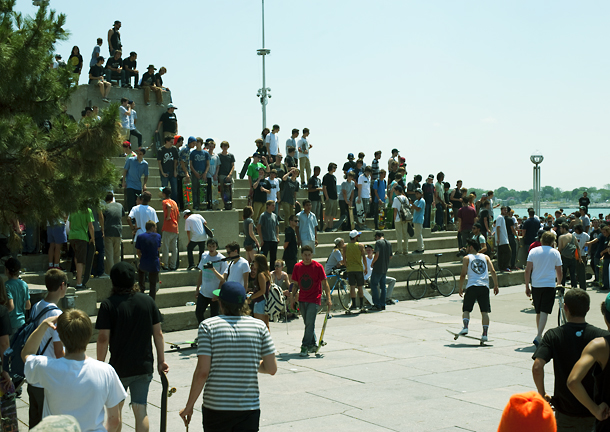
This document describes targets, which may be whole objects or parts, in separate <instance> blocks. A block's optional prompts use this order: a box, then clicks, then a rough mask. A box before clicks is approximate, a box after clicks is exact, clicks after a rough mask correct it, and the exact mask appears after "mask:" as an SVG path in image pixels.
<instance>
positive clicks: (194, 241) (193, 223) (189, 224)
mask: <svg viewBox="0 0 610 432" xmlns="http://www.w3.org/2000/svg"><path fill="white" fill-rule="evenodd" d="M184 219H186V220H185V221H184V230H185V231H186V236H187V238H188V244H187V245H186V252H187V257H188V261H189V266H188V268H187V270H195V269H196V268H197V267H196V266H195V261H194V259H193V251H194V250H195V248H199V261H201V255H203V252H205V241H206V240H207V239H208V235H207V233H206V232H205V226H206V225H207V221H206V220H205V219H204V218H203V216H201V215H200V214H197V213H193V212H192V211H190V210H189V209H186V210H184Z"/></svg>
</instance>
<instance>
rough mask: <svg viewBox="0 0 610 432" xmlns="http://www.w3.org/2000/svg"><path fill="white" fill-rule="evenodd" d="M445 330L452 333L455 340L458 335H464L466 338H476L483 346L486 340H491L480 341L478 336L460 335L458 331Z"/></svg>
mask: <svg viewBox="0 0 610 432" xmlns="http://www.w3.org/2000/svg"><path fill="white" fill-rule="evenodd" d="M447 332H449V333H451V334H452V335H453V340H457V338H459V337H465V338H468V339H474V340H478V341H479V345H480V346H485V343H486V342H491V340H487V341H482V340H481V338H478V337H476V336H470V335H461V334H459V333H455V332H452V331H451V330H447Z"/></svg>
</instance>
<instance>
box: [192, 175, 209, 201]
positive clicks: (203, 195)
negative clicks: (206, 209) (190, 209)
mask: <svg viewBox="0 0 610 432" xmlns="http://www.w3.org/2000/svg"><path fill="white" fill-rule="evenodd" d="M206 180H207V179H206ZM207 189H208V184H207V182H206V181H203V180H202V179H199V196H198V197H195V198H196V199H198V200H199V202H198V206H197V207H199V208H201V206H202V205H205V206H207V204H208V203H207ZM195 198H194V199H195Z"/></svg>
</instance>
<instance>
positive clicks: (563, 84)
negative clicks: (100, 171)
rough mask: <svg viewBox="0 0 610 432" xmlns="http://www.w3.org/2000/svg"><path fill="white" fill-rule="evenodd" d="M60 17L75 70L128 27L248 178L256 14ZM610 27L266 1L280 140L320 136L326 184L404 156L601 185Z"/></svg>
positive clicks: (189, 8)
mask: <svg viewBox="0 0 610 432" xmlns="http://www.w3.org/2000/svg"><path fill="white" fill-rule="evenodd" d="M51 7H52V8H54V9H56V10H57V11H59V12H63V13H66V14H67V28H68V29H69V31H70V32H71V37H70V39H69V41H67V42H65V43H62V44H61V45H58V47H57V51H58V52H60V53H61V54H62V55H63V56H64V58H67V56H68V55H69V52H70V48H71V47H72V45H78V46H79V47H80V48H81V52H82V54H83V57H84V58H85V59H87V60H88V59H89V58H90V54H91V50H92V48H93V46H94V45H95V40H96V38H97V37H103V38H104V40H105V39H106V34H107V31H108V29H109V28H110V27H111V26H112V23H113V22H114V20H115V19H119V20H121V21H122V23H123V27H122V29H121V35H122V41H123V46H124V49H123V50H124V51H127V52H129V51H131V50H135V51H137V52H138V66H139V69H140V70H141V71H142V72H143V69H144V66H146V65H147V64H148V63H154V64H155V66H157V67H160V66H166V67H167V69H168V73H167V75H166V76H165V77H164V80H165V84H166V85H167V86H168V87H170V88H171V90H172V96H173V100H174V102H175V103H176V104H177V105H178V107H179V109H178V111H177V114H178V116H179V117H178V118H179V123H180V133H181V135H187V136H188V135H196V136H197V135H198V136H202V137H204V138H207V137H212V138H214V139H215V140H216V142H217V143H218V142H220V141H222V140H227V141H229V142H230V143H231V150H232V151H233V153H234V154H235V155H236V158H237V160H238V161H240V162H239V163H238V165H239V168H241V161H243V159H244V158H245V155H246V154H247V153H252V150H253V149H254V143H253V142H254V139H256V138H257V137H258V136H259V134H260V131H261V129H262V127H261V124H262V120H261V108H260V103H259V101H258V98H257V97H256V91H257V90H258V88H260V87H261V79H262V78H261V77H262V74H261V59H260V57H258V56H257V55H256V50H257V49H258V48H261V20H260V18H261V3H260V1H256V0H250V1H244V0H226V1H214V2H212V1H209V0H207V1H182V0H181V1H175V2H167V1H163V2H161V1H157V0H152V1H148V2H142V1H132V2H127V1H122V2H106V3H104V2H102V3H96V4H95V6H94V3H92V2H88V1H81V2H75V1H67V0H52V1H51ZM17 8H18V9H19V10H22V11H24V12H33V11H34V10H35V9H34V7H33V6H32V5H31V2H30V1H25V0H21V1H18V3H17ZM609 19H610V2H608V1H603V0H597V1H594V0H592V1H588V2H573V1H564V0H553V1H550V0H547V1H542V0H539V1H535V2H533V1H531V0H511V1H505V2H499V1H482V0H476V1H475V0H471V1H456V0H443V1H434V0H430V1H409V0H378V1H376V2H372V1H367V2H365V1H361V0H349V1H347V0H343V1H339V0H336V1H332V0H326V1H322V0H309V1H302V0H299V1H297V0H290V1H285V0H284V1H280V0H267V1H266V2H265V23H266V28H265V30H266V35H265V37H266V45H267V48H269V49H271V55H270V56H268V57H267V85H268V87H271V89H272V92H271V94H272V95H273V97H272V99H271V100H270V103H269V105H268V110H267V118H268V126H271V125H272V124H273V123H278V124H279V125H280V126H281V128H282V130H281V132H280V140H281V142H282V143H283V142H284V141H285V139H286V138H288V134H289V132H290V129H292V128H293V127H296V128H299V129H302V128H303V127H309V128H310V129H311V135H310V142H311V144H313V148H312V150H311V157H312V162H313V164H317V165H320V166H322V170H323V172H325V171H326V166H327V164H328V162H329V161H331V160H332V161H335V162H337V163H339V165H340V166H341V165H342V163H343V162H344V160H345V158H346V155H347V153H348V152H350V151H352V152H355V153H357V152H358V151H364V152H365V153H366V162H367V163H370V160H371V159H372V157H373V152H374V151H375V150H377V149H380V150H382V151H383V157H382V160H383V161H384V162H385V161H387V158H388V157H389V151H390V150H391V149H392V148H393V147H397V148H398V149H400V150H401V154H402V155H403V156H405V157H406V158H407V162H408V167H407V169H408V173H409V177H411V176H412V175H413V174H416V173H420V174H422V175H423V176H424V177H425V176H426V175H427V174H429V173H434V174H436V173H437V172H438V171H440V170H442V171H444V172H445V174H446V179H447V181H450V182H451V183H452V184H454V182H455V180H457V179H458V178H460V179H462V180H463V181H464V186H465V187H481V188H497V187H500V186H507V187H509V188H511V187H512V188H515V189H529V188H531V185H532V164H531V162H530V161H529V156H530V155H531V154H533V153H539V152H540V153H542V154H543V155H544V156H545V161H544V162H543V164H542V184H543V186H546V185H551V186H554V187H560V188H562V189H564V190H565V189H573V188H575V187H577V186H596V187H602V186H603V185H604V184H606V183H609V180H608V176H607V175H606V169H605V166H606V162H604V161H602V160H600V159H601V158H602V157H603V156H604V155H605V146H606V145H607V142H608V138H609V132H610V131H609V128H610V122H608V120H607V115H608V109H607V103H608V102H607V101H608V100H609V99H610V89H609V86H608V76H610V70H609V69H610V67H609V66H610V60H609V56H608V55H607V45H608V41H609V40H608V39H609V38H608V34H609V32H608V21H609ZM103 53H104V55H107V45H106V42H104V46H103ZM84 75H85V74H83V76H81V82H82V83H84V82H85V76H84ZM283 147H284V146H283V145H282V149H283Z"/></svg>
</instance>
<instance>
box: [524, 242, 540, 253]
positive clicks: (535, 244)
mask: <svg viewBox="0 0 610 432" xmlns="http://www.w3.org/2000/svg"><path fill="white" fill-rule="evenodd" d="M538 246H542V243H540V240H536V241H535V242H534V243H532V244H531V245H530V248H529V249H528V250H527V254H528V255H529V253H530V251H531V250H532V249H534V248H535V247H538Z"/></svg>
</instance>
